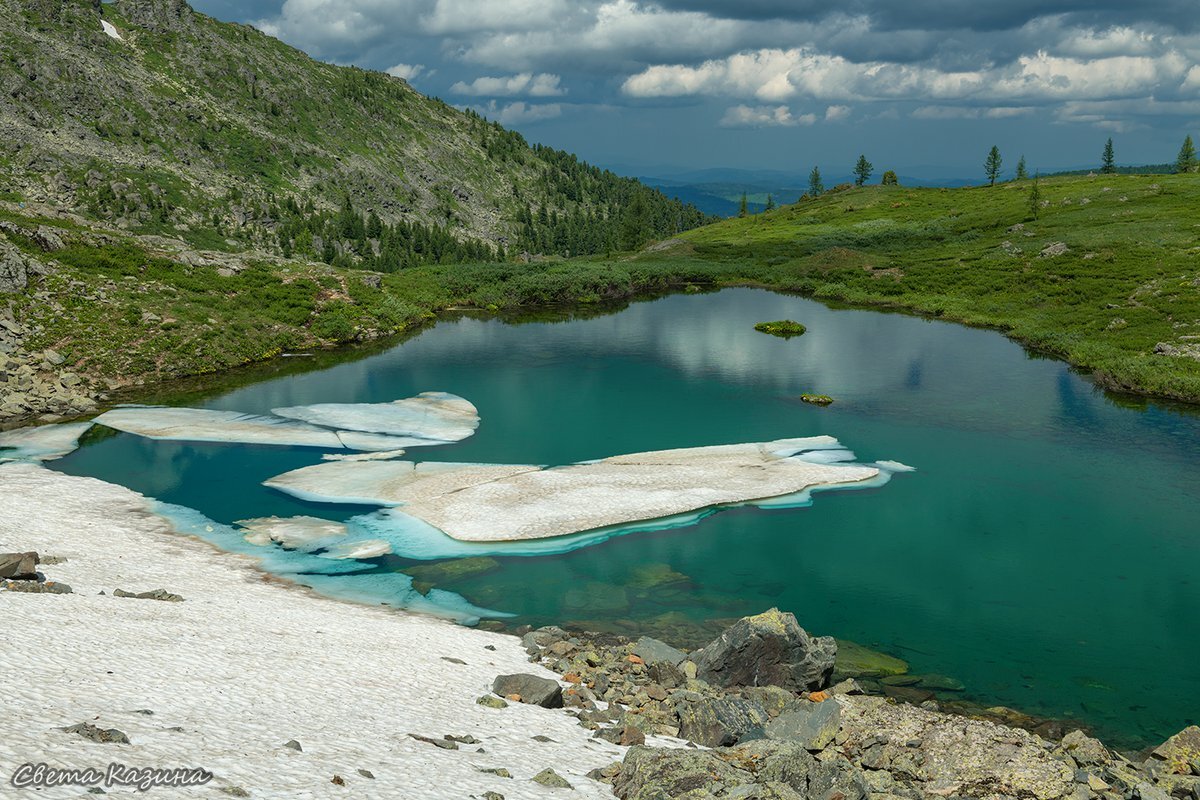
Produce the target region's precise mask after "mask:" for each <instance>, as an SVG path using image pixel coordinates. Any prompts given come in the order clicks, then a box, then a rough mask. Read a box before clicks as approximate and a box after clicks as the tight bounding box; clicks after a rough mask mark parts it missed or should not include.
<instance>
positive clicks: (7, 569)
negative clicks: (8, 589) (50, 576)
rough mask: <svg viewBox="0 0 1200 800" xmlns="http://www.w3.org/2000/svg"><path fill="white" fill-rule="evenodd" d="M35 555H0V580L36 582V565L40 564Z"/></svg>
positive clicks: (32, 553)
mask: <svg viewBox="0 0 1200 800" xmlns="http://www.w3.org/2000/svg"><path fill="white" fill-rule="evenodd" d="M41 561H42V560H41V558H39V557H38V554H37V553H34V552H29V553H0V578H10V579H12V580H17V581H35V580H37V565H38V564H40V563H41Z"/></svg>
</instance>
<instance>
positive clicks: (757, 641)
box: [692, 608, 837, 692]
mask: <svg viewBox="0 0 1200 800" xmlns="http://www.w3.org/2000/svg"><path fill="white" fill-rule="evenodd" d="M836 656H837V642H835V641H834V640H833V637H830V636H809V635H808V633H807V632H806V631H805V630H804V629H803V628H801V627H800V624H799V623H798V622H796V617H795V616H794V615H792V614H791V613H785V612H782V611H780V610H779V609H777V608H772V609H771V610H769V611H767V612H765V613H762V614H758V615H757V616H753V617H743V618H742V619H740V620H738V621H737V622H735V623H734V624H733V625H732V626H731V627H729V628H728V629H727V630H726V631H725V632H724V633H722V634H721V636H720V637H719V638H717V639H716V640H715V641H713V642H712V643H710V644H709V645H707V646H706V647H704V648H703V649H702V650H700V651H698V652H697V653H695V654H694V655H693V658H692V660H693V661H695V662H696V668H697V670H696V671H697V677H699V678H700V679H702V680H705V681H708V682H709V683H711V684H715V685H717V686H724V687H730V686H782V687H784V688H785V689H791V690H792V691H798V692H801V691H816V690H818V689H823V688H825V687H826V686H828V685H829V680H830V678H831V677H832V675H833V666H834V658H835V657H836Z"/></svg>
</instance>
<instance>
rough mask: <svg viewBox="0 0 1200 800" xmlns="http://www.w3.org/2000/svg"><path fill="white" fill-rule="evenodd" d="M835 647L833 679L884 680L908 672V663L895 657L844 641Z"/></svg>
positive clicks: (840, 640) (840, 641) (838, 642)
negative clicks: (836, 648) (835, 657)
mask: <svg viewBox="0 0 1200 800" xmlns="http://www.w3.org/2000/svg"><path fill="white" fill-rule="evenodd" d="M837 645H838V650H837V659H836V661H835V662H834V668H833V674H834V677H835V679H841V678H885V677H887V676H889V675H903V674H905V673H906V672H908V662H906V661H903V660H901V659H899V658H896V657H895V656H889V655H888V654H887V653H880V652H879V651H877V650H872V649H871V648H869V647H863V646H862V645H861V644H858V643H857V642H851V641H847V640H845V639H838V640H837Z"/></svg>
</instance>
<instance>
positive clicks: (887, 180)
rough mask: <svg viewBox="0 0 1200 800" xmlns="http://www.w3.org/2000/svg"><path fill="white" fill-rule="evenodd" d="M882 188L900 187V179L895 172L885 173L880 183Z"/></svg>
mask: <svg viewBox="0 0 1200 800" xmlns="http://www.w3.org/2000/svg"><path fill="white" fill-rule="evenodd" d="M879 185H880V186H899V185H900V179H899V178H897V177H896V172H895V170H890V169H889V170H888V171H887V172H885V173H883V178H882V179H881V180H880V181H879Z"/></svg>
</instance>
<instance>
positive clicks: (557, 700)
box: [492, 673, 563, 708]
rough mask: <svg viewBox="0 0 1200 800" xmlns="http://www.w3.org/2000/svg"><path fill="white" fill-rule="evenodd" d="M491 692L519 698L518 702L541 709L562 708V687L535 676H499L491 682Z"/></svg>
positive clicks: (554, 682) (556, 682)
mask: <svg viewBox="0 0 1200 800" xmlns="http://www.w3.org/2000/svg"><path fill="white" fill-rule="evenodd" d="M492 691H493V692H495V693H496V694H498V695H500V696H501V697H507V698H510V699H511V698H512V697H513V696H514V695H515V696H516V697H519V698H520V702H522V703H528V704H530V705H534V706H541V707H542V708H562V704H563V696H562V687H561V686H559V685H558V681H554V680H551V679H550V678H542V677H539V676H537V675H529V674H526V673H518V674H515V675H500V676H498V677H497V678H496V680H494V681H492Z"/></svg>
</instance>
